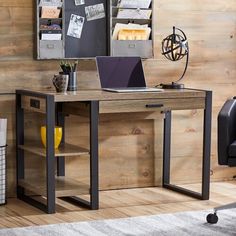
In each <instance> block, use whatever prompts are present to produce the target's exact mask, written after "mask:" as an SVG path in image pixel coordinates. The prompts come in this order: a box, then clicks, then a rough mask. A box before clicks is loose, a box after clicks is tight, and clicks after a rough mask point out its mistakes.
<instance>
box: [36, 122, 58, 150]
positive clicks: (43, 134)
mask: <svg viewBox="0 0 236 236" xmlns="http://www.w3.org/2000/svg"><path fill="white" fill-rule="evenodd" d="M40 134H41V140H42V143H43V146H44V147H45V148H46V146H47V145H46V143H47V138H46V136H47V129H46V126H42V127H41V130H40ZM61 139H62V127H59V126H56V127H55V129H54V148H55V149H58V147H59V145H60V143H61Z"/></svg>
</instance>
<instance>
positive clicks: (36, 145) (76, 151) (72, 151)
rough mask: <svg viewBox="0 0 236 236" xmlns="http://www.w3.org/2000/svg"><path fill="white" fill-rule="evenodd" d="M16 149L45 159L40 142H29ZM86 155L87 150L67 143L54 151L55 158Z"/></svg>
mask: <svg viewBox="0 0 236 236" xmlns="http://www.w3.org/2000/svg"><path fill="white" fill-rule="evenodd" d="M18 147H19V148H20V149H22V150H25V151H27V152H30V153H33V154H36V155H38V156H42V157H46V149H45V148H44V147H43V146H42V144H41V143H40V142H29V143H26V144H24V145H19V146H18ZM88 154H89V150H87V149H85V148H82V147H78V146H76V145H72V144H68V143H65V144H61V145H60V146H59V148H58V149H55V157H61V156H64V157H66V156H81V155H88Z"/></svg>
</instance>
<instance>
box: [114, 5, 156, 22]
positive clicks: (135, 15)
mask: <svg viewBox="0 0 236 236" xmlns="http://www.w3.org/2000/svg"><path fill="white" fill-rule="evenodd" d="M151 14H152V10H150V9H148V10H141V9H139V8H137V9H123V8H120V9H119V10H118V13H117V18H121V19H150V17H151Z"/></svg>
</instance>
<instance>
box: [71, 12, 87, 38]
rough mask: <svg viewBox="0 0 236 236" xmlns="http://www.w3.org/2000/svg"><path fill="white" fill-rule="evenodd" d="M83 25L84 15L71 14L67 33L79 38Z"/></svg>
mask: <svg viewBox="0 0 236 236" xmlns="http://www.w3.org/2000/svg"><path fill="white" fill-rule="evenodd" d="M83 25H84V17H82V16H78V15H75V14H71V16H70V23H69V27H68V31H67V35H68V36H71V37H74V38H78V39H80V37H81V34H82V30H83Z"/></svg>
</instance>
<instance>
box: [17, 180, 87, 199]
mask: <svg viewBox="0 0 236 236" xmlns="http://www.w3.org/2000/svg"><path fill="white" fill-rule="evenodd" d="M19 186H20V187H23V188H25V190H26V191H29V192H32V193H34V194H37V195H41V196H47V188H46V179H45V178H37V179H29V180H28V179H27V180H26V179H22V180H19ZM55 187H56V191H55V194H56V197H68V196H76V195H84V194H89V191H90V189H89V185H87V184H85V183H82V182H79V181H76V180H72V179H69V178H66V177H55Z"/></svg>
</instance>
